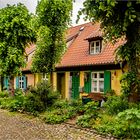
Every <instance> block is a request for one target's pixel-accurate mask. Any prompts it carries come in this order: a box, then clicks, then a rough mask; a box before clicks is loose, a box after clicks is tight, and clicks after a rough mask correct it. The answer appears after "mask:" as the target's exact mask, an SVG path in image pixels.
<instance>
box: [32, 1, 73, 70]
mask: <svg viewBox="0 0 140 140" xmlns="http://www.w3.org/2000/svg"><path fill="white" fill-rule="evenodd" d="M71 10H72V0H67V1H65V0H60V1H58V0H51V1H48V0H47V1H46V0H41V1H39V2H38V6H37V11H36V13H37V20H38V25H37V26H38V27H40V28H39V31H38V33H37V50H36V52H35V57H34V58H33V68H32V70H33V71H34V72H50V71H52V70H53V69H54V65H55V64H56V63H58V62H59V60H60V57H61V55H62V53H63V52H64V49H65V46H66V43H65V41H64V39H65V31H66V29H67V26H68V25H69V22H70V12H71Z"/></svg>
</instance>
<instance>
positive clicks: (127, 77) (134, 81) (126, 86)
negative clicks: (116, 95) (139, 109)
mask: <svg viewBox="0 0 140 140" xmlns="http://www.w3.org/2000/svg"><path fill="white" fill-rule="evenodd" d="M139 85H140V80H139V79H138V78H137V75H136V74H135V73H134V72H128V73H125V74H123V75H122V77H121V88H122V93H123V94H124V95H126V96H128V95H130V94H131V91H132V88H133V92H138V91H137V90H138V86H139Z"/></svg>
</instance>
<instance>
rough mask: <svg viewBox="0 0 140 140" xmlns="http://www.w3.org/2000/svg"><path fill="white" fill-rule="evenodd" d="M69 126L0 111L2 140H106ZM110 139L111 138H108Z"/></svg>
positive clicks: (0, 136)
mask: <svg viewBox="0 0 140 140" xmlns="http://www.w3.org/2000/svg"><path fill="white" fill-rule="evenodd" d="M106 139H107V138H102V137H101V136H99V135H97V134H95V133H93V132H90V131H86V130H81V129H77V128H74V127H71V126H70V125H68V124H59V125H48V124H45V123H43V122H41V121H40V120H38V119H37V118H29V117H27V116H26V115H22V114H13V113H9V112H7V111H4V110H0V140H106ZM108 139H109V138H108Z"/></svg>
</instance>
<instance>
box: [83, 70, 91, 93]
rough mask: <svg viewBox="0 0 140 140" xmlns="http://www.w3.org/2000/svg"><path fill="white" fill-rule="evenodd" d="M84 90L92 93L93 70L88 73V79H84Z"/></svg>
mask: <svg viewBox="0 0 140 140" xmlns="http://www.w3.org/2000/svg"><path fill="white" fill-rule="evenodd" d="M84 91H85V92H86V93H90V92H91V72H90V73H88V77H87V79H84Z"/></svg>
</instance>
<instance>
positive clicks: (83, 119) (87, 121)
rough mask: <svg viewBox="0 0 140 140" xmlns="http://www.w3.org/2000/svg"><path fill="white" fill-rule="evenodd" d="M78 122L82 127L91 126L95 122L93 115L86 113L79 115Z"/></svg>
mask: <svg viewBox="0 0 140 140" xmlns="http://www.w3.org/2000/svg"><path fill="white" fill-rule="evenodd" d="M76 123H77V124H78V125H79V126H82V127H91V126H92V125H93V124H94V119H93V116H92V115H89V114H85V115H83V116H79V117H78V119H77V121H76Z"/></svg>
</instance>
